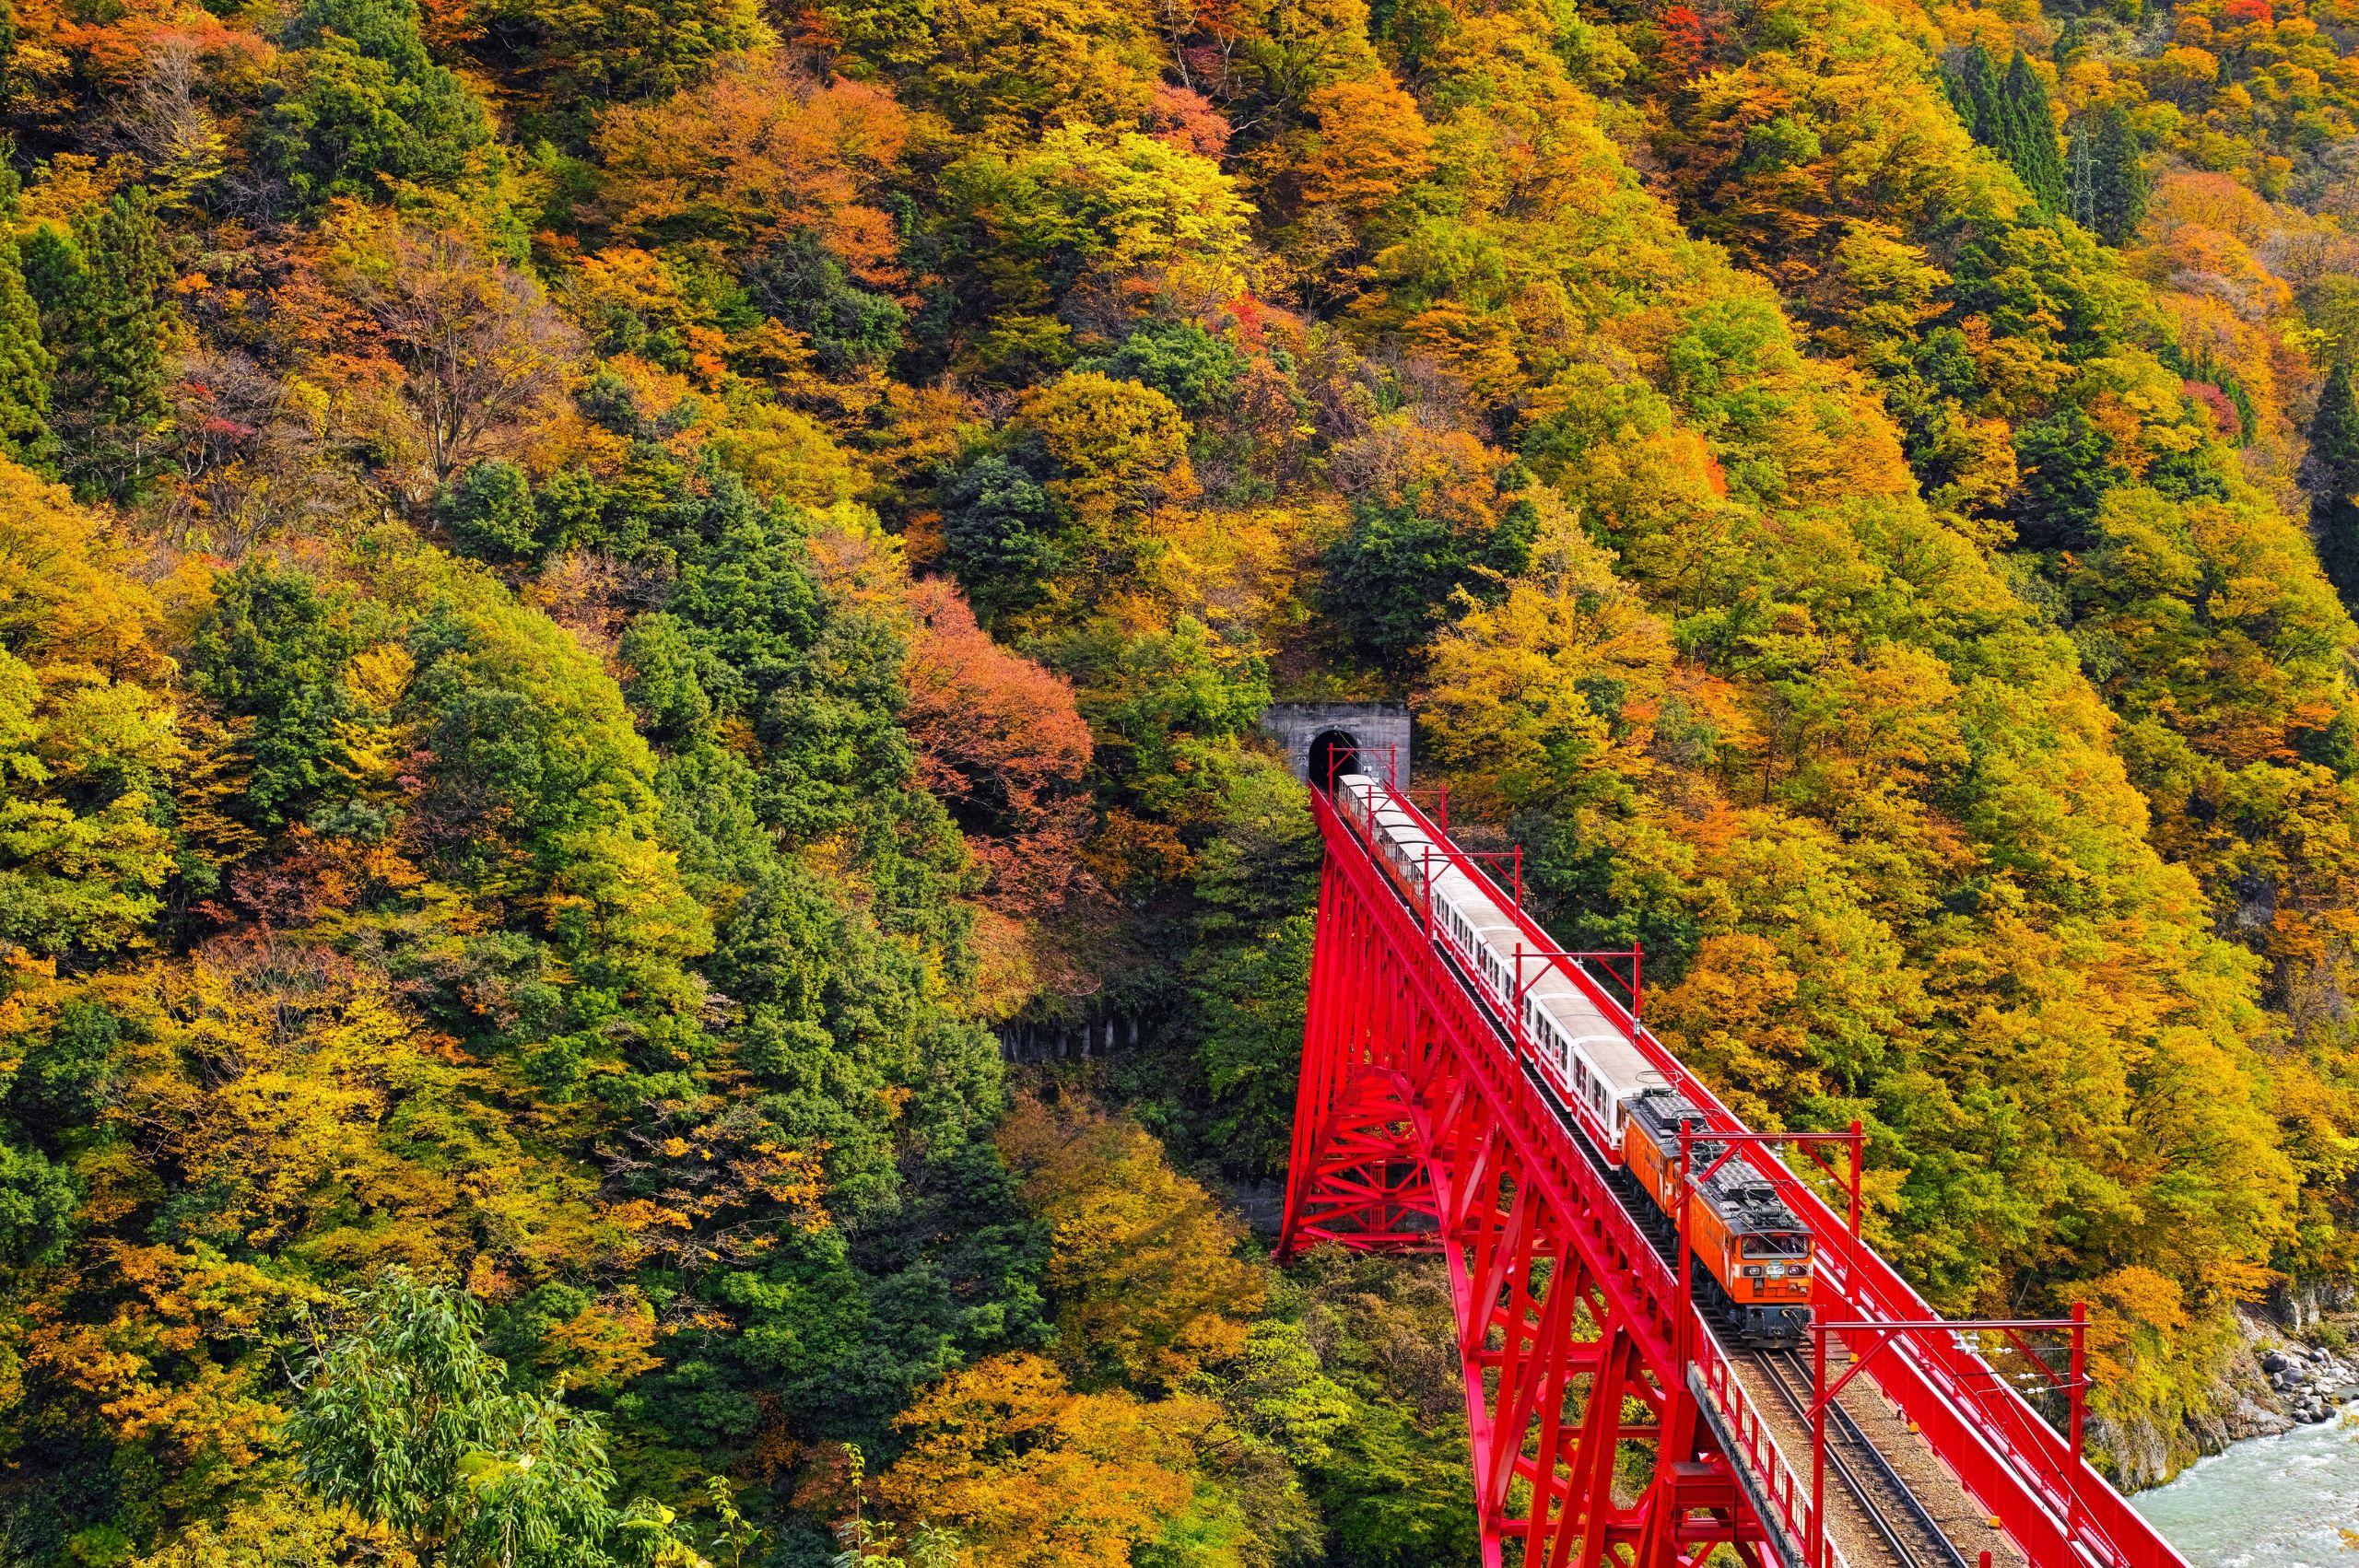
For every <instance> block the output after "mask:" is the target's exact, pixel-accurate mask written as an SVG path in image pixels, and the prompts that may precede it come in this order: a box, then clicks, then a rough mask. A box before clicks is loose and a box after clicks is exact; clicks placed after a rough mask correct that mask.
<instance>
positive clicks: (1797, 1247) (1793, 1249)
mask: <svg viewBox="0 0 2359 1568" xmlns="http://www.w3.org/2000/svg"><path fill="white" fill-rule="evenodd" d="M1739 1250H1740V1251H1742V1252H1743V1254H1744V1256H1745V1257H1747V1258H1808V1257H1809V1256H1810V1233H1809V1232H1807V1231H1801V1232H1797V1231H1775V1232H1771V1233H1770V1234H1768V1235H1749V1236H1746V1237H1745V1238H1744V1241H1743V1245H1742V1246H1741V1247H1740V1248H1739Z"/></svg>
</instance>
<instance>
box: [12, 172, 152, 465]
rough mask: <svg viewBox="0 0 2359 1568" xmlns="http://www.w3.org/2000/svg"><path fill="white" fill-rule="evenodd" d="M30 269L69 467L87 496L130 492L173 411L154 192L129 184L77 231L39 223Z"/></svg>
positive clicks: (26, 262) (56, 422) (29, 245)
mask: <svg viewBox="0 0 2359 1568" xmlns="http://www.w3.org/2000/svg"><path fill="white" fill-rule="evenodd" d="M22 270H23V276H24V279H25V284H26V287H27V290H28V292H29V296H30V298H31V300H32V302H33V303H34V304H36V305H37V306H39V308H40V312H41V322H40V332H41V338H42V340H43V341H44V342H45V343H46V344H47V345H48V348H49V352H50V354H51V356H52V357H53V360H54V371H53V380H52V381H51V388H50V407H51V421H50V422H51V426H52V427H53V430H54V431H55V433H56V435H57V437H58V439H59V441H60V444H61V448H62V451H61V459H62V461H61V464H60V466H61V469H62V471H63V473H64V475H65V479H66V480H67V482H68V483H70V484H71V485H72V486H74V488H75V491H76V494H78V495H81V496H83V497H98V496H105V497H111V498H113V499H116V500H122V499H126V498H128V497H131V496H134V495H135V494H137V493H138V491H139V490H140V488H141V487H142V486H144V485H146V483H147V481H148V480H149V479H150V478H152V477H154V473H155V456H154V453H153V451H152V448H153V438H154V436H155V434H156V432H157V430H158V428H159V427H161V426H162V424H163V422H164V416H165V414H166V412H167V403H166V399H165V391H166V387H167V385H168V379H169V373H168V367H167V366H166V363H165V359H164V347H165V343H166V340H167V337H168V335H169V333H170V327H171V305H170V300H169V298H168V297H167V294H166V286H167V285H168V284H169V283H170V280H171V263H170V259H169V258H168V257H167V256H166V255H165V254H164V245H163V237H162V234H161V232H160V231H159V229H158V227H157V223H156V212H155V201H154V198H153V197H151V196H149V195H148V194H147V193H145V192H142V191H128V192H124V193H122V194H120V195H117V196H116V197H115V198H114V199H113V200H112V201H110V202H108V203H107V204H106V205H104V206H101V207H95V208H92V209H89V210H88V211H86V212H85V213H84V214H83V215H82V216H80V217H79V218H77V219H76V220H75V225H74V233H73V235H72V236H71V237H70V238H69V237H68V236H66V235H65V234H61V233H59V232H58V231H57V230H56V229H55V228H49V227H47V226H44V227H42V228H36V229H35V230H34V231H33V232H32V233H31V234H30V235H29V236H28V237H27V238H26V240H25V242H24V250H23V267H22Z"/></svg>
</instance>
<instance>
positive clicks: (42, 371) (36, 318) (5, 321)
mask: <svg viewBox="0 0 2359 1568" xmlns="http://www.w3.org/2000/svg"><path fill="white" fill-rule="evenodd" d="M50 369H51V366H50V357H49V351H48V350H47V349H46V348H44V347H42V346H41V310H40V307H38V306H36V305H35V304H34V303H33V298H32V295H31V294H30V293H29V291H28V290H27V289H26V287H25V277H24V272H23V269H22V266H21V264H20V263H19V261H18V252H17V242H16V240H13V239H10V238H8V237H6V235H0V446H5V447H6V449H7V451H8V455H9V456H11V457H13V458H15V459H16V460H17V461H18V462H21V463H23V464H24V465H25V466H26V467H27V468H29V469H31V470H33V471H34V472H35V473H37V474H54V473H55V472H56V468H55V463H56V457H57V440H56V438H55V437H53V436H52V435H51V434H50V429H49V376H50Z"/></svg>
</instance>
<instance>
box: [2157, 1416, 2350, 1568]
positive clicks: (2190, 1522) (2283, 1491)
mask: <svg viewBox="0 0 2359 1568" xmlns="http://www.w3.org/2000/svg"><path fill="white" fill-rule="evenodd" d="M2130 1502H2131V1503H2132V1504H2134V1505H2135V1506H2136V1507H2137V1509H2138V1511H2139V1512H2140V1513H2142V1514H2143V1515H2146V1517H2147V1518H2149V1519H2151V1520H2153V1521H2154V1527H2155V1528H2157V1529H2159V1530H2161V1531H2162V1532H2163V1534H2164V1536H2165V1537H2166V1538H2167V1539H2169V1540H2170V1542H2171V1544H2172V1545H2174V1546H2176V1547H2177V1548H2178V1549H2179V1550H2181V1551H2182V1552H2185V1553H2186V1554H2187V1560H2188V1561H2189V1562H2191V1563H2193V1564H2194V1565H2195V1568H2359V1551H2354V1550H2352V1548H2351V1547H2350V1546H2348V1545H2346V1544H2344V1541H2343V1537H2342V1532H2343V1531H2344V1530H2345V1529H2350V1530H2354V1531H2359V1424H2353V1425H2346V1424H2344V1420H2343V1419H2340V1418H2339V1419H2337V1420H2334V1421H2330V1422H2324V1423H2322V1424H2320V1425H2318V1426H2302V1427H2296V1428H2294V1430H2293V1431H2291V1432H2288V1433H2283V1435H2281V1436H2277V1437H2255V1438H2252V1439H2249V1440H2248V1441H2247V1442H2243V1443H2239V1444H2237V1445H2235V1446H2234V1447H2232V1448H2230V1449H2228V1451H2227V1452H2225V1453H2224V1454H2214V1455H2212V1457H2210V1458H2208V1459H2203V1460H2201V1461H2199V1462H2198V1463H2196V1464H2195V1465H2194V1466H2192V1467H2190V1468H2189V1469H2188V1470H2187V1471H2186V1473H2184V1474H2183V1475H2181V1476H2180V1477H2179V1478H2178V1479H2177V1480H2175V1481H2172V1482H2171V1483H2170V1484H2169V1485H2168V1486H2158V1487H2156V1488H2154V1490H2153V1491H2151V1492H2140V1493H2138V1494H2137V1495H2136V1496H2135V1497H2133V1498H2131V1499H2130Z"/></svg>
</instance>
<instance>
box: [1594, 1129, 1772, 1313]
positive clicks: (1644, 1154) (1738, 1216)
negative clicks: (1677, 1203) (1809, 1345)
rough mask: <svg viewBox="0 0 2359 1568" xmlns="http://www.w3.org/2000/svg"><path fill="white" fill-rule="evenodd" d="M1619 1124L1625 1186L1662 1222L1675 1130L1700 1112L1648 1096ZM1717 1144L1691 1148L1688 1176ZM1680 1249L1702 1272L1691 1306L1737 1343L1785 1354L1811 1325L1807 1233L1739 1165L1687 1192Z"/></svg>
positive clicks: (1672, 1184) (1702, 1167)
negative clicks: (1684, 1247)
mask: <svg viewBox="0 0 2359 1568" xmlns="http://www.w3.org/2000/svg"><path fill="white" fill-rule="evenodd" d="M1626 1104H1627V1108H1628V1115H1627V1117H1625V1120H1624V1122H1623V1130H1622V1162H1623V1168H1624V1170H1625V1172H1626V1173H1627V1175H1626V1177H1625V1180H1626V1181H1628V1182H1629V1183H1631V1184H1633V1185H1635V1186H1637V1188H1639V1190H1641V1191H1642V1192H1643V1193H1644V1194H1645V1195H1646V1197H1647V1198H1648V1199H1649V1200H1650V1201H1651V1202H1652V1203H1653V1204H1654V1206H1655V1208H1657V1209H1658V1210H1660V1211H1661V1212H1662V1215H1663V1218H1664V1220H1665V1222H1666V1223H1668V1222H1669V1220H1670V1218H1671V1215H1672V1203H1673V1201H1674V1200H1675V1196H1676V1195H1675V1192H1674V1188H1677V1187H1678V1185H1679V1124H1680V1122H1681V1120H1682V1119H1683V1118H1684V1119H1685V1120H1686V1121H1687V1122H1689V1123H1690V1124H1691V1125H1693V1126H1694V1127H1696V1128H1697V1129H1701V1128H1702V1127H1703V1125H1704V1113H1703V1112H1701V1111H1699V1110H1697V1109H1696V1107H1695V1106H1692V1105H1690V1104H1688V1103H1687V1101H1686V1099H1685V1098H1684V1096H1682V1095H1681V1094H1679V1093H1678V1092H1677V1091H1676V1090H1672V1089H1649V1090H1647V1091H1645V1092H1644V1093H1641V1094H1634V1095H1632V1096H1631V1097H1630V1099H1629V1100H1628V1102H1627V1103H1626ZM1725 1148H1726V1145H1725V1144H1721V1143H1716V1142H1713V1141H1710V1140H1708V1139H1701V1138H1699V1139H1696V1141H1694V1142H1692V1143H1690V1144H1689V1145H1688V1156H1687V1157H1688V1164H1689V1169H1690V1170H1691V1171H1693V1172H1697V1173H1700V1172H1703V1171H1706V1170H1709V1169H1710V1168H1711V1164H1712V1162H1713V1161H1715V1160H1717V1159H1719V1157H1720V1153H1721V1152H1722V1151H1723V1150H1724V1149H1725ZM1687 1242H1688V1246H1691V1247H1692V1248H1694V1250H1695V1253H1696V1262H1697V1263H1698V1264H1699V1265H1701V1270H1700V1275H1699V1278H1698V1279H1697V1281H1696V1302H1697V1305H1700V1306H1702V1307H1703V1309H1704V1311H1705V1314H1706V1316H1711V1317H1716V1318H1718V1319H1719V1321H1720V1322H1721V1324H1722V1325H1723V1326H1725V1327H1726V1328H1727V1329H1728V1330H1729V1331H1730V1332H1731V1334H1732V1335H1733V1336H1734V1337H1735V1339H1736V1340H1737V1342H1738V1343H1740V1344H1749V1345H1781V1346H1782V1345H1792V1344H1798V1343H1800V1342H1801V1340H1802V1335H1803V1334H1804V1333H1805V1332H1807V1331H1808V1328H1809V1325H1810V1277H1811V1265H1812V1263H1813V1256H1812V1246H1811V1234H1810V1228H1809V1227H1808V1226H1806V1225H1804V1224H1803V1223H1802V1221H1801V1220H1799V1219H1797V1218H1796V1217H1795V1215H1794V1211H1792V1210H1791V1209H1789V1208H1788V1207H1786V1202H1785V1199H1782V1198H1779V1197H1778V1189H1777V1188H1775V1187H1772V1186H1771V1185H1770V1184H1769V1182H1768V1181H1767V1180H1766V1178H1764V1177H1763V1176H1762V1175H1761V1173H1760V1172H1758V1171H1756V1170H1755V1169H1754V1168H1753V1167H1752V1166H1751V1165H1749V1164H1745V1162H1744V1161H1743V1159H1741V1158H1740V1159H1735V1160H1731V1161H1730V1162H1728V1164H1724V1165H1722V1166H1721V1167H1720V1168H1719V1170H1717V1171H1713V1172H1712V1174H1711V1175H1710V1176H1708V1177H1706V1178H1705V1179H1704V1180H1702V1181H1698V1182H1695V1183H1693V1184H1692V1185H1691V1188H1690V1190H1689V1193H1688V1209H1687Z"/></svg>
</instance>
